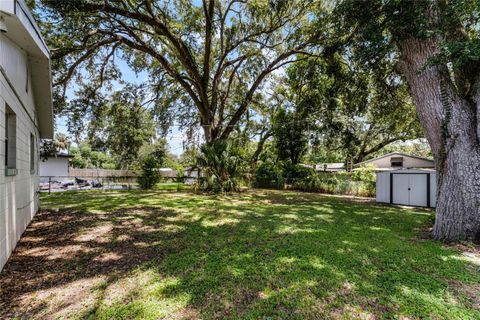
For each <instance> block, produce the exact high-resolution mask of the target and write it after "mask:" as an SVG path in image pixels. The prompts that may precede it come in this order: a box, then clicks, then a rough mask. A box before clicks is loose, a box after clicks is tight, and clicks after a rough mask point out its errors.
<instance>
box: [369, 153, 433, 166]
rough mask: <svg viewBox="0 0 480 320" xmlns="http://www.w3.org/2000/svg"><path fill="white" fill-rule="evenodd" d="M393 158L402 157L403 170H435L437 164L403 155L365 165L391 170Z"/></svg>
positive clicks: (376, 160)
mask: <svg viewBox="0 0 480 320" xmlns="http://www.w3.org/2000/svg"><path fill="white" fill-rule="evenodd" d="M392 157H393V158H397V157H402V158H403V168H434V167H435V164H434V162H433V161H428V160H423V159H418V158H413V157H408V156H402V155H392V156H388V157H384V158H380V159H375V160H372V161H369V162H367V163H365V164H368V165H373V166H375V167H377V168H391V167H392V165H391V159H392Z"/></svg>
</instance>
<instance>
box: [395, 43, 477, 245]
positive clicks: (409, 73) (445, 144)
mask: <svg viewBox="0 0 480 320" xmlns="http://www.w3.org/2000/svg"><path fill="white" fill-rule="evenodd" d="M438 48H439V47H438V40H437V39H435V38H430V39H417V38H410V39H407V40H404V41H402V42H401V43H400V50H401V62H400V68H401V70H402V72H403V73H404V74H405V76H406V78H407V81H408V83H409V86H410V89H411V92H412V95H413V98H414V102H415V107H416V109H417V114H418V117H419V119H420V122H421V124H422V126H423V129H424V131H425V136H426V138H427V140H428V142H429V143H430V146H431V148H432V152H433V154H434V157H435V163H436V167H437V209H436V220H435V226H434V230H433V234H434V237H435V238H436V239H439V240H442V241H446V242H449V241H458V240H474V241H475V240H476V241H478V240H480V144H479V139H478V136H477V126H478V120H477V109H478V104H477V103H476V102H475V101H474V100H475V99H465V98H462V97H460V95H459V94H458V93H457V91H456V88H455V86H454V85H453V83H452V81H451V79H450V77H449V73H448V70H447V68H446V66H442V65H436V66H431V67H426V63H427V62H428V60H429V59H430V58H432V57H433V56H434V55H435V54H436V53H437V52H438Z"/></svg>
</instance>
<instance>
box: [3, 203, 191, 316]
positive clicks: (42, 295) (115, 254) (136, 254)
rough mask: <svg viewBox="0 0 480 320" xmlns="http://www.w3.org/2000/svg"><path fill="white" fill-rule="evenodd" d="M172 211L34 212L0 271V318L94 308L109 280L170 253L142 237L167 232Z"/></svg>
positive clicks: (158, 236)
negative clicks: (163, 227) (32, 218)
mask: <svg viewBox="0 0 480 320" xmlns="http://www.w3.org/2000/svg"><path fill="white" fill-rule="evenodd" d="M174 215H175V213H174V212H170V211H168V212H167V211H164V210H159V209H157V208H141V209H138V210H132V211H128V210H123V211H122V210H118V211H112V212H110V213H106V214H94V213H88V212H79V211H73V210H55V211H40V212H39V213H38V214H37V215H36V216H35V218H34V220H33V221H32V223H31V224H30V226H29V227H28V228H27V230H26V231H25V233H24V235H23V237H22V239H21V240H20V241H19V243H18V244H17V247H16V249H15V251H14V252H13V254H12V256H11V257H10V259H9V261H8V263H7V264H6V266H5V267H4V269H3V271H2V273H1V274H0V319H11V318H34V319H52V318H66V317H67V316H71V315H72V314H78V313H79V312H82V311H85V310H89V309H90V310H91V309H92V308H93V309H94V308H95V305H96V304H97V303H98V299H100V298H103V297H99V295H101V290H98V288H99V287H101V286H104V285H105V284H107V286H108V285H109V284H110V283H111V281H109V279H112V278H115V277H117V276H118V277H121V276H122V275H124V274H128V273H129V272H131V270H133V269H135V268H136V267H138V266H139V265H141V264H142V263H144V262H146V261H150V260H151V259H153V258H157V259H158V258H161V257H162V256H163V255H165V254H168V253H169V252H170V251H168V250H170V248H164V247H162V248H161V249H160V247H158V246H155V245H153V244H152V243H154V241H151V242H150V241H148V242H146V241H145V239H159V240H161V239H162V237H167V236H171V234H170V235H164V233H163V231H162V226H164V225H168V223H167V222H166V218H168V217H172V216H174ZM169 223H170V222H169ZM171 250H173V248H172V249H171ZM188 315H189V313H188V311H185V317H183V316H182V317H183V318H182V317H180V316H181V315H179V318H178V319H188Z"/></svg>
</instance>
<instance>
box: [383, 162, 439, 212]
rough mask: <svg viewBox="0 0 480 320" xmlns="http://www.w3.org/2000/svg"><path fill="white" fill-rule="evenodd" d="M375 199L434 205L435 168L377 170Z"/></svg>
mask: <svg viewBox="0 0 480 320" xmlns="http://www.w3.org/2000/svg"><path fill="white" fill-rule="evenodd" d="M376 174H377V182H376V187H377V191H376V200H377V202H381V203H390V204H399V205H407V206H416V207H432V208H434V207H435V204H436V200H437V199H436V194H437V177H436V171H435V170H428V169H399V170H388V171H381V172H377V173H376Z"/></svg>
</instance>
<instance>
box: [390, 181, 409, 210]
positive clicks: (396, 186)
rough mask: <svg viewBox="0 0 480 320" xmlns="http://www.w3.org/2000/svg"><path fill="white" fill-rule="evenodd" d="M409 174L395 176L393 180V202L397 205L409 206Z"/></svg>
mask: <svg viewBox="0 0 480 320" xmlns="http://www.w3.org/2000/svg"><path fill="white" fill-rule="evenodd" d="M408 176H409V174H394V175H392V179H393V194H392V197H393V199H392V202H393V203H395V204H407V205H408V204H409V203H410V199H409V190H408V188H409V181H408V180H409V179H408Z"/></svg>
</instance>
